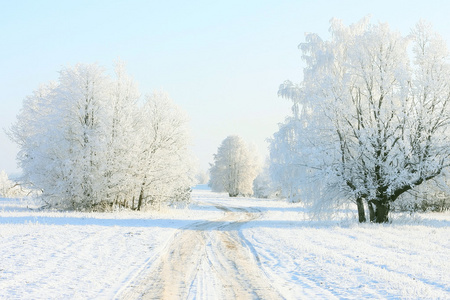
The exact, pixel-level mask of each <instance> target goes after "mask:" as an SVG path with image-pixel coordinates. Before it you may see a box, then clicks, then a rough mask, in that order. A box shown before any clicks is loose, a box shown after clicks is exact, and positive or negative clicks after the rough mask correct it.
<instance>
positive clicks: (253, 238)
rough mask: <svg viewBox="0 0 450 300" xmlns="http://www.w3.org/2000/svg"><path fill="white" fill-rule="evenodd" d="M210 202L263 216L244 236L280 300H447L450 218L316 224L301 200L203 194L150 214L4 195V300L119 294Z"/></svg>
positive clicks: (211, 209) (205, 216) (209, 215)
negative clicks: (45, 205)
mask: <svg viewBox="0 0 450 300" xmlns="http://www.w3.org/2000/svg"><path fill="white" fill-rule="evenodd" d="M215 205H221V206H224V207H227V206H228V207H245V208H251V211H256V212H260V213H261V215H260V217H259V218H257V219H256V220H253V221H249V222H248V223H246V224H244V225H243V226H242V227H240V228H241V229H240V230H241V232H240V235H241V236H242V238H243V239H244V240H245V242H246V247H248V248H249V249H250V251H251V252H252V254H253V255H254V256H255V257H256V258H257V259H258V260H259V262H260V266H261V267H262V268H263V271H264V274H265V275H266V276H267V278H268V280H269V281H270V282H271V284H272V285H273V286H274V287H275V288H276V289H277V290H278V291H279V293H280V294H281V295H283V296H284V297H285V298H286V299H311V298H315V299H317V298H322V299H333V298H350V299H360V298H374V299H376V298H379V299H385V298H405V299H416V298H421V299H450V275H449V272H448V270H450V214H449V213H445V214H426V215H425V214H424V215H418V216H415V217H410V216H406V217H405V216H402V215H399V216H394V221H393V223H392V224H383V225H377V224H362V225H361V224H358V223H357V222H355V221H352V220H348V219H345V220H337V221H326V222H324V221H322V222H319V221H310V220H309V219H308V215H307V214H306V212H305V210H304V208H302V206H301V205H299V204H288V203H285V202H282V201H275V200H259V199H244V198H237V199H230V198H228V197H226V195H224V194H214V193H211V192H209V191H207V190H195V191H194V200H193V204H192V205H191V207H190V209H177V210H176V209H166V210H164V211H162V212H146V213H139V212H114V213H77V212H52V211H39V210H36V209H34V207H33V204H32V203H29V202H28V201H21V200H11V199H0V257H1V258H2V259H1V260H0V299H5V298H6V299H61V298H72V299H88V298H89V299H92V298H96V299H99V298H100V299H101V298H104V299H111V298H114V297H117V295H120V293H121V291H122V290H123V289H125V288H126V287H127V286H128V285H129V284H131V283H133V282H135V281H136V278H135V277H136V276H137V274H140V273H141V271H142V269H143V268H147V267H148V266H149V265H151V264H152V262H153V261H154V260H155V258H156V257H158V255H160V252H161V249H164V248H165V246H166V245H167V244H168V243H170V242H171V240H172V239H173V237H174V235H175V233H176V232H177V231H178V229H179V228H182V227H189V226H191V225H193V224H197V223H198V222H202V221H206V220H216V219H219V218H221V217H223V215H224V212H223V211H222V210H218V209H217V208H216V207H215ZM27 206H28V207H31V208H32V209H29V208H27ZM209 296H211V295H209ZM204 297H205V298H208V295H204Z"/></svg>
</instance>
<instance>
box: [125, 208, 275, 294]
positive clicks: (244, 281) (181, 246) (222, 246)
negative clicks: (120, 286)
mask: <svg viewBox="0 0 450 300" xmlns="http://www.w3.org/2000/svg"><path fill="white" fill-rule="evenodd" d="M217 208H219V209H221V210H224V211H225V212H226V214H225V216H224V217H223V218H221V219H219V220H215V221H205V222H199V223H196V224H194V225H191V226H189V227H187V228H184V229H181V230H180V231H179V232H178V233H177V234H176V235H175V237H174V239H173V241H172V242H171V243H169V244H168V245H167V246H166V248H165V249H164V250H163V251H162V253H161V255H160V256H159V257H158V258H157V259H155V260H154V261H153V262H152V263H151V264H149V266H148V267H147V268H145V269H144V270H143V271H142V272H141V274H139V275H138V276H137V278H138V280H137V281H135V282H134V283H133V286H132V287H129V288H128V289H126V290H125V291H124V293H123V294H122V295H120V298H121V299H122V298H123V299H202V298H211V297H213V298H215V299H282V298H283V297H282V296H281V295H280V294H279V293H278V292H277V291H276V290H275V289H274V288H273V287H272V285H271V284H270V282H269V280H268V279H267V277H266V275H265V274H264V271H263V270H262V268H261V266H260V263H259V258H258V257H257V254H256V253H255V252H254V251H252V247H251V245H250V244H249V242H248V241H247V240H245V238H244V237H243V235H242V234H241V233H240V228H241V226H242V225H243V224H245V223H247V222H250V221H252V220H254V219H256V218H257V217H258V216H259V213H256V212H254V213H252V212H249V211H248V210H246V209H243V208H235V209H229V208H226V207H223V206H217Z"/></svg>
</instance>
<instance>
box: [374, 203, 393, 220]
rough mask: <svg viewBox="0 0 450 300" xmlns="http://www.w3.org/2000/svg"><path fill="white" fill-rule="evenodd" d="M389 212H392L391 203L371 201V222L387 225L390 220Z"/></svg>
mask: <svg viewBox="0 0 450 300" xmlns="http://www.w3.org/2000/svg"><path fill="white" fill-rule="evenodd" d="M389 210H390V205H389V201H387V200H385V201H382V200H370V201H369V212H370V222H373V223H387V222H388V221H389V219H388V214H389Z"/></svg>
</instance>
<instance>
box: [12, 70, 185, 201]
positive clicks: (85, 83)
mask: <svg viewBox="0 0 450 300" xmlns="http://www.w3.org/2000/svg"><path fill="white" fill-rule="evenodd" d="M115 73H116V76H115V78H110V77H109V76H107V75H106V73H105V71H104V70H103V68H101V67H99V66H98V65H95V64H94V65H83V64H78V65H76V66H74V67H68V68H64V69H63V70H62V71H61V72H60V76H59V79H58V81H57V82H55V83H50V84H48V85H45V86H42V87H41V88H39V89H38V90H37V91H35V92H34V93H33V95H31V96H29V97H27V98H26V99H25V101H24V105H23V108H22V111H21V113H20V115H19V116H18V120H17V122H16V124H15V125H13V127H12V129H11V136H12V137H13V139H14V140H15V141H16V142H17V143H18V144H19V146H20V152H19V154H18V160H19V165H20V166H21V167H22V170H23V174H24V178H23V181H24V182H25V183H26V184H28V186H30V187H32V188H35V189H39V190H41V192H42V193H41V195H42V199H43V200H44V201H45V202H46V203H47V204H48V205H49V206H56V207H63V208H69V209H77V210H92V209H101V210H103V209H110V208H111V207H113V206H125V207H130V208H134V209H136V208H137V209H141V208H142V207H143V205H142V203H143V202H142V201H141V202H140V203H139V204H140V205H138V198H139V196H140V195H141V194H142V190H143V189H144V190H145V191H146V197H149V196H150V195H151V196H152V197H153V198H157V199H161V195H164V197H165V198H164V201H169V199H170V201H172V200H174V197H178V195H180V194H181V193H180V192H179V190H180V189H183V191H184V194H183V196H182V197H181V196H180V197H178V198H177V199H181V198H182V199H183V200H186V199H187V198H189V193H188V191H189V186H190V183H189V182H190V180H189V178H190V177H189V176H190V172H189V170H190V165H189V164H186V163H185V162H186V161H187V159H185V158H187V157H189V152H188V150H187V145H188V138H187V134H185V135H182V134H179V132H181V131H183V130H184V131H186V129H185V127H186V126H187V123H186V122H185V117H184V116H183V115H181V114H180V113H179V111H174V109H173V108H172V107H170V106H165V107H162V108H161V111H162V112H161V113H160V114H153V113H152V112H151V109H149V108H148V107H149V106H151V104H152V103H156V102H157V101H153V100H152V101H147V103H146V104H144V105H141V104H140V103H139V102H138V99H139V92H138V90H137V87H136V84H135V83H134V81H133V80H132V78H131V77H130V76H128V75H127V73H126V71H125V68H124V65H123V63H120V62H119V63H117V64H116V69H115ZM150 98H151V97H150ZM170 113H172V115H171V119H170V121H168V120H167V118H165V117H164V116H165V115H167V114H170ZM155 128H157V129H159V130H164V132H165V133H164V136H163V138H160V136H161V135H160V134H159V135H158V134H155V132H154V129H155ZM184 131H183V132H184ZM159 139H161V140H159ZM154 141H158V143H156V144H155V143H154ZM149 147H153V148H151V150H150V151H152V154H151V155H143V153H144V152H145V151H147V149H149ZM175 147H179V148H178V149H177V151H174V150H173V148H175ZM155 153H157V154H155ZM161 153H165V155H162V154H161ZM180 159H181V160H180ZM174 166H175V167H174ZM156 170H158V172H159V173H158V172H157V171H156ZM161 170H164V171H161ZM177 176H178V177H177ZM144 177H147V178H152V180H153V181H154V182H155V186H156V187H154V188H153V189H152V190H149V189H148V184H147V182H145V183H143V178H144ZM154 178H158V179H159V181H158V182H156V181H155V179H154ZM179 178H182V180H181V179H179ZM175 182H176V183H175ZM143 185H144V188H143ZM181 186H182V188H181ZM161 190H164V191H165V192H161ZM167 190H170V191H171V192H170V193H168V192H167ZM174 190H176V192H174ZM141 200H142V199H141Z"/></svg>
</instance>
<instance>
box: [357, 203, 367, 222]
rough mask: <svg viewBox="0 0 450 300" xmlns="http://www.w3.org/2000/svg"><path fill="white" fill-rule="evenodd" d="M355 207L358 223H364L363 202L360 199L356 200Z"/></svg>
mask: <svg viewBox="0 0 450 300" xmlns="http://www.w3.org/2000/svg"><path fill="white" fill-rule="evenodd" d="M356 205H357V206H358V218H359V223H364V222H366V213H365V211H364V202H363V200H362V198H358V199H356Z"/></svg>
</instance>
